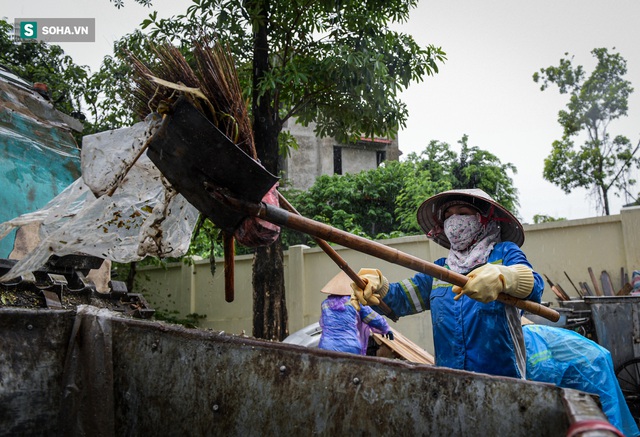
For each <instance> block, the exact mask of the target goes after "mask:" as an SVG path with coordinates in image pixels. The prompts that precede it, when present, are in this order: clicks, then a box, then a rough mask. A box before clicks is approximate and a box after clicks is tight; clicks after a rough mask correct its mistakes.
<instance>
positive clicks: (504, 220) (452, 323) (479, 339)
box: [352, 189, 544, 378]
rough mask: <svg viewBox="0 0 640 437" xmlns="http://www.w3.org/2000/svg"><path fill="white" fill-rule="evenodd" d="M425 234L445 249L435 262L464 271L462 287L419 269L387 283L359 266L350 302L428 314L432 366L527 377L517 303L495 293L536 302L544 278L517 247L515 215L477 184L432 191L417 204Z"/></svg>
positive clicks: (376, 272)
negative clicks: (359, 283)
mask: <svg viewBox="0 0 640 437" xmlns="http://www.w3.org/2000/svg"><path fill="white" fill-rule="evenodd" d="M418 223H419V224H420V227H422V229H423V230H424V231H425V232H426V233H427V237H428V238H430V239H432V240H433V241H435V242H436V243H437V244H439V245H440V246H443V247H445V248H447V249H449V253H448V255H447V257H446V258H441V259H439V260H437V261H435V264H438V265H440V266H444V267H445V268H447V269H450V270H453V271H455V272H457V273H460V274H464V275H467V276H468V278H469V280H468V281H467V283H466V285H465V286H464V288H461V287H458V286H453V285H452V284H449V283H446V282H444V281H442V280H439V279H437V278H434V277H432V276H429V275H426V274H423V273H418V274H416V275H415V276H413V277H411V278H409V279H406V280H404V281H400V282H395V283H391V284H390V283H389V281H388V280H387V278H385V277H384V276H383V274H382V272H381V271H380V270H377V269H361V270H360V272H359V275H360V276H361V277H362V278H363V279H364V280H365V282H366V283H367V285H366V287H365V289H364V290H361V289H359V288H358V287H357V286H356V285H355V284H353V283H352V288H353V296H352V302H353V303H354V305H357V304H366V305H371V306H374V309H375V305H376V304H377V303H379V302H380V300H383V301H384V302H385V303H386V304H387V305H388V306H389V307H390V308H391V309H392V310H393V311H395V313H396V314H397V315H398V316H400V317H402V316H407V315H410V314H416V313H419V312H422V311H426V310H430V311H431V320H432V323H433V338H434V346H435V356H436V365H438V366H443V367H450V368H453V369H462V370H469V371H473V372H481V373H488V374H493V375H500V376H509V377H514V378H524V377H525V375H526V352H525V346H524V340H523V334H522V327H521V323H520V312H519V310H518V309H517V308H515V307H513V306H510V305H505V304H503V303H502V302H499V301H497V300H496V298H497V296H498V294H499V293H506V294H509V295H511V296H514V297H517V298H520V299H529V300H532V301H535V302H540V298H541V296H542V291H543V289H544V282H543V280H542V277H541V276H540V275H539V274H538V273H536V272H534V271H533V268H532V266H531V264H530V263H529V261H528V260H527V257H526V256H525V254H524V252H523V251H522V250H521V249H520V246H522V244H523V243H524V230H523V229H522V225H521V224H520V222H519V221H518V219H516V218H515V216H513V214H511V213H510V212H509V211H508V210H507V209H505V208H504V207H502V206H501V205H500V204H499V203H497V202H495V201H494V200H493V199H492V198H491V197H490V196H489V195H488V194H487V193H485V192H484V191H482V190H479V189H471V190H451V191H446V192H443V193H440V194H437V195H435V196H433V197H431V198H429V199H427V200H426V201H424V202H423V203H422V205H421V206H420V208H419V209H418Z"/></svg>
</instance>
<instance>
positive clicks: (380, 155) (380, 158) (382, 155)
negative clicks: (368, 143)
mask: <svg viewBox="0 0 640 437" xmlns="http://www.w3.org/2000/svg"><path fill="white" fill-rule="evenodd" d="M386 159H387V152H386V151H384V150H378V151H376V167H380V164H382V163H383V162H384V161H385V160H386Z"/></svg>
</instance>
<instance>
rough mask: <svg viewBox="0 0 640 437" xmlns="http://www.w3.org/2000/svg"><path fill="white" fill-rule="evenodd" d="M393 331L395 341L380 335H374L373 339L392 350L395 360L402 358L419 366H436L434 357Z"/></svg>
mask: <svg viewBox="0 0 640 437" xmlns="http://www.w3.org/2000/svg"><path fill="white" fill-rule="evenodd" d="M392 331H393V340H389V339H388V338H387V337H385V336H384V335H380V334H373V338H374V339H375V341H376V343H378V344H380V345H384V346H386V347H387V348H388V349H390V350H391V351H392V352H393V354H394V358H401V359H403V360H407V361H411V362H412V363H418V364H431V365H435V364H436V360H435V358H434V357H433V355H431V354H430V353H429V352H427V351H426V350H424V349H422V348H421V347H420V346H418V345H417V344H415V343H414V342H412V341H411V340H409V339H408V338H407V337H405V336H404V335H402V334H400V333H399V332H398V331H396V330H395V329H394V330H392Z"/></svg>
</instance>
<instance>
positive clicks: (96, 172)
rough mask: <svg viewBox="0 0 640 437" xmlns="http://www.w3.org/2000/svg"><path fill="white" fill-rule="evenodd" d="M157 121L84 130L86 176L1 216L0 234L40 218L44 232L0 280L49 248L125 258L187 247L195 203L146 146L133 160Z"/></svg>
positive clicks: (33, 264) (39, 261)
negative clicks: (27, 209) (16, 213)
mask: <svg viewBox="0 0 640 437" xmlns="http://www.w3.org/2000/svg"><path fill="white" fill-rule="evenodd" d="M156 127H157V119H156V120H154V119H149V120H147V121H145V122H141V123H138V124H136V125H135V126H132V127H130V128H123V129H118V130H114V131H107V132H102V133H99V134H96V135H91V136H89V137H85V138H84V141H83V150H82V170H83V172H82V178H80V179H78V180H76V181H75V182H74V183H73V184H72V185H70V186H69V187H67V189H65V190H64V191H63V192H62V193H60V194H59V195H58V196H56V197H55V198H54V199H53V200H52V201H51V202H49V203H48V204H47V205H46V206H45V207H44V208H42V209H40V210H38V211H36V212H33V213H29V214H24V215H22V216H20V217H17V218H15V219H13V220H10V221H8V222H5V223H2V224H0V239H1V238H4V237H5V236H6V235H7V234H8V233H9V232H10V231H11V230H12V229H14V228H17V227H20V226H23V225H26V224H31V223H37V224H40V240H41V241H40V244H39V245H38V246H37V247H36V248H35V249H34V250H33V251H31V252H30V253H28V254H27V255H26V256H25V257H24V258H23V259H21V260H20V261H18V262H17V263H16V265H15V266H14V267H13V268H12V269H11V270H10V271H9V272H7V274H5V275H4V276H3V277H1V278H0V281H7V280H9V279H13V278H16V277H18V276H21V275H23V274H25V273H28V272H32V271H34V270H37V269H38V268H40V267H42V266H43V265H44V264H45V263H46V261H47V260H48V259H49V257H50V256H51V255H57V256H64V255H71V254H84V255H92V256H97V257H100V258H105V259H109V260H111V261H115V262H120V263H127V262H132V261H139V260H141V259H143V258H144V257H146V256H149V255H152V256H157V257H160V258H165V257H179V256H182V255H184V254H185V253H186V251H187V249H188V248H189V243H190V241H191V234H192V232H193V228H194V227H195V224H196V221H197V219H198V210H197V209H196V208H195V207H193V206H192V205H191V204H189V203H188V202H187V201H186V199H185V198H184V197H182V195H180V194H178V193H177V192H176V191H175V190H173V189H172V188H171V187H170V185H169V184H168V183H167V181H166V180H165V179H164V177H163V176H162V174H161V173H160V171H159V170H158V169H157V168H156V166H155V165H154V164H153V163H152V162H151V160H150V159H149V158H148V157H147V155H146V153H143V154H141V155H140V156H139V157H138V159H137V161H135V164H133V161H134V160H135V159H136V156H137V155H138V152H139V151H140V150H141V149H142V147H144V144H145V142H146V140H147V139H148V138H149V137H150V136H151V135H152V133H153V131H154V129H155V128H156ZM132 164H133V165H132ZM116 184H117V189H116V190H115V192H114V193H113V195H112V196H109V195H108V194H109V191H110V190H111V189H112V188H113V187H114V186H116Z"/></svg>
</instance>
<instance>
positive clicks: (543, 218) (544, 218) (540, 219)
mask: <svg viewBox="0 0 640 437" xmlns="http://www.w3.org/2000/svg"><path fill="white" fill-rule="evenodd" d="M563 220H566V218H564V217H558V218H556V217H551V216H550V215H545V214H536V215H534V216H533V222H534V223H535V224H538V223H550V222H560V221H563Z"/></svg>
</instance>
